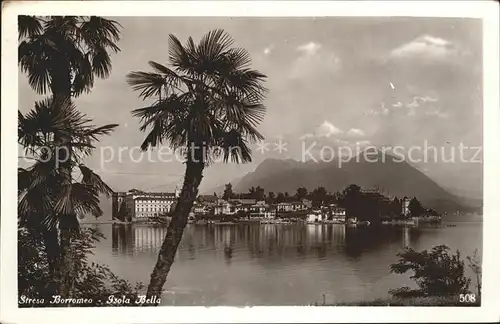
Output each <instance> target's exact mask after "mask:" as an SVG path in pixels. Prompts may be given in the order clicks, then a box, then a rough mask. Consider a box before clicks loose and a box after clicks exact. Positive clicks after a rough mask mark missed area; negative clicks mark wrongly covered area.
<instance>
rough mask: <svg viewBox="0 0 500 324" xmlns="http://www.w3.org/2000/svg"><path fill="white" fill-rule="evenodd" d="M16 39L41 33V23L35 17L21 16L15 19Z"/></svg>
mask: <svg viewBox="0 0 500 324" xmlns="http://www.w3.org/2000/svg"><path fill="white" fill-rule="evenodd" d="M17 30H18V38H19V39H22V38H25V37H33V36H35V35H40V33H41V32H42V31H43V27H42V21H41V19H40V18H38V17H35V16H25V15H21V16H18V17H17Z"/></svg>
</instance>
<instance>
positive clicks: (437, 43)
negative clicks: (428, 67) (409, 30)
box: [389, 35, 459, 60]
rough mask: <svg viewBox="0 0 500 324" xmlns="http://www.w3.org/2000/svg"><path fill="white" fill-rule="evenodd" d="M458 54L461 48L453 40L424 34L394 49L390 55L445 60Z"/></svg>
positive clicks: (402, 57) (400, 57) (399, 57)
mask: <svg viewBox="0 0 500 324" xmlns="http://www.w3.org/2000/svg"><path fill="white" fill-rule="evenodd" d="M457 54H459V50H458V48H457V46H456V45H455V44H453V43H452V42H450V41H448V40H446V39H443V38H439V37H435V36H431V35H422V36H420V37H417V38H416V39H414V40H412V41H411V42H409V43H406V44H403V45H401V46H399V47H397V48H395V49H393V50H392V51H391V52H390V55H389V56H390V57H391V58H395V59H404V58H414V57H418V58H424V59H431V60H444V59H447V58H448V57H450V56H454V55H457Z"/></svg>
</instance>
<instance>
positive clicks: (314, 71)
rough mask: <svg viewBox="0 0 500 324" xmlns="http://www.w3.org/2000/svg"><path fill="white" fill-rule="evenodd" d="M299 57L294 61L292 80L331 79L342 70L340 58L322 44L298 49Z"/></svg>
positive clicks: (312, 44)
mask: <svg viewBox="0 0 500 324" xmlns="http://www.w3.org/2000/svg"><path fill="white" fill-rule="evenodd" d="M297 51H298V52H299V53H300V54H299V56H298V57H297V58H296V59H295V60H294V61H293V63H292V65H291V69H290V77H291V78H292V79H302V78H307V77H314V78H315V79H318V78H321V77H327V78H330V77H332V76H333V75H336V72H337V71H338V70H339V69H340V66H341V62H340V58H339V57H338V56H337V55H336V54H335V53H334V52H333V51H331V50H328V49H326V48H323V46H322V45H321V44H318V43H315V42H309V43H306V44H303V45H300V46H298V47H297Z"/></svg>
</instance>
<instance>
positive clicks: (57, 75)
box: [18, 16, 120, 297]
mask: <svg viewBox="0 0 500 324" xmlns="http://www.w3.org/2000/svg"><path fill="white" fill-rule="evenodd" d="M118 27H119V24H118V23H117V22H116V21H113V20H108V19H104V18H101V17H96V16H91V17H82V16H78V17H77V16H48V17H34V16H19V18H18V32H19V34H18V35H19V47H18V62H19V66H20V68H21V71H22V72H24V73H26V74H27V75H28V81H29V84H30V86H31V87H32V88H33V89H34V90H35V91H36V92H37V93H39V94H46V93H47V92H50V93H51V94H52V96H53V100H54V101H55V102H54V104H53V108H54V109H56V110H57V109H59V108H61V107H64V106H65V105H68V104H70V103H67V101H71V98H72V97H77V96H79V95H80V94H82V93H86V92H89V91H90V90H91V88H92V86H93V84H94V78H95V77H99V78H106V77H108V76H109V74H110V71H111V60H110V56H109V53H108V51H112V52H118V51H119V48H118V46H117V45H116V42H117V41H118V40H119V38H120V37H119V36H120V35H119V28H118ZM53 140H54V143H55V144H56V146H57V148H56V150H57V152H56V153H55V154H56V155H57V156H58V157H59V160H60V161H68V162H63V163H58V168H59V175H60V176H61V181H62V185H63V186H66V187H69V185H70V184H71V182H72V181H71V173H72V165H71V163H70V162H69V161H71V158H70V157H71V155H72V149H73V148H72V146H71V145H69V144H68V143H69V141H68V138H66V136H65V134H64V133H61V134H59V133H56V134H55V138H54V139H53ZM66 211H68V212H71V211H72V209H68V210H66V209H62V210H61V212H66ZM63 216H64V215H61V216H60V217H59V222H58V224H59V229H60V231H61V233H60V234H61V241H62V242H61V253H62V255H63V257H64V255H67V253H66V252H65V250H66V249H67V247H68V244H70V242H71V231H72V230H73V229H75V224H74V223H73V222H72V221H71V220H72V219H74V215H66V217H63ZM65 263H67V262H65ZM70 281H71V278H69V277H67V276H66V277H65V280H62V284H63V285H64V283H66V287H61V290H62V291H61V296H62V297H66V296H65V294H66V292H67V291H68V287H67V285H68V284H69V282H70Z"/></svg>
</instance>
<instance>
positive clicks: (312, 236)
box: [111, 224, 420, 263]
mask: <svg viewBox="0 0 500 324" xmlns="http://www.w3.org/2000/svg"><path fill="white" fill-rule="evenodd" d="M166 233H167V228H166V227H164V226H151V225H148V226H143V225H113V227H112V235H111V236H112V249H113V254H115V255H116V254H118V255H134V254H141V253H157V252H158V250H159V249H160V247H161V244H162V242H163V238H164V237H165V235H166ZM419 237H420V231H419V229H418V228H401V227H348V226H343V225H273V224H267V225H260V226H259V225H195V224H192V225H188V226H187V227H186V230H185V232H184V236H183V239H182V242H181V244H180V247H179V253H178V255H179V257H186V258H188V259H195V258H196V257H197V254H198V253H199V252H200V251H206V250H213V251H221V252H222V253H223V255H224V259H225V261H226V262H227V263H230V262H231V259H232V258H233V257H234V252H235V250H238V251H240V250H246V251H247V252H248V255H249V256H250V257H251V258H278V259H279V258H286V257H289V256H294V257H299V258H305V257H308V256H309V257H310V256H314V257H317V258H318V259H324V258H326V257H327V255H328V254H338V253H341V254H345V255H347V256H348V257H351V258H357V257H359V256H361V255H362V254H365V253H366V252H368V251H377V250H379V249H384V247H387V246H393V245H395V244H396V245H399V247H400V248H403V247H406V246H411V245H414V244H415V243H416V242H417V241H418V239H419Z"/></svg>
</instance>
